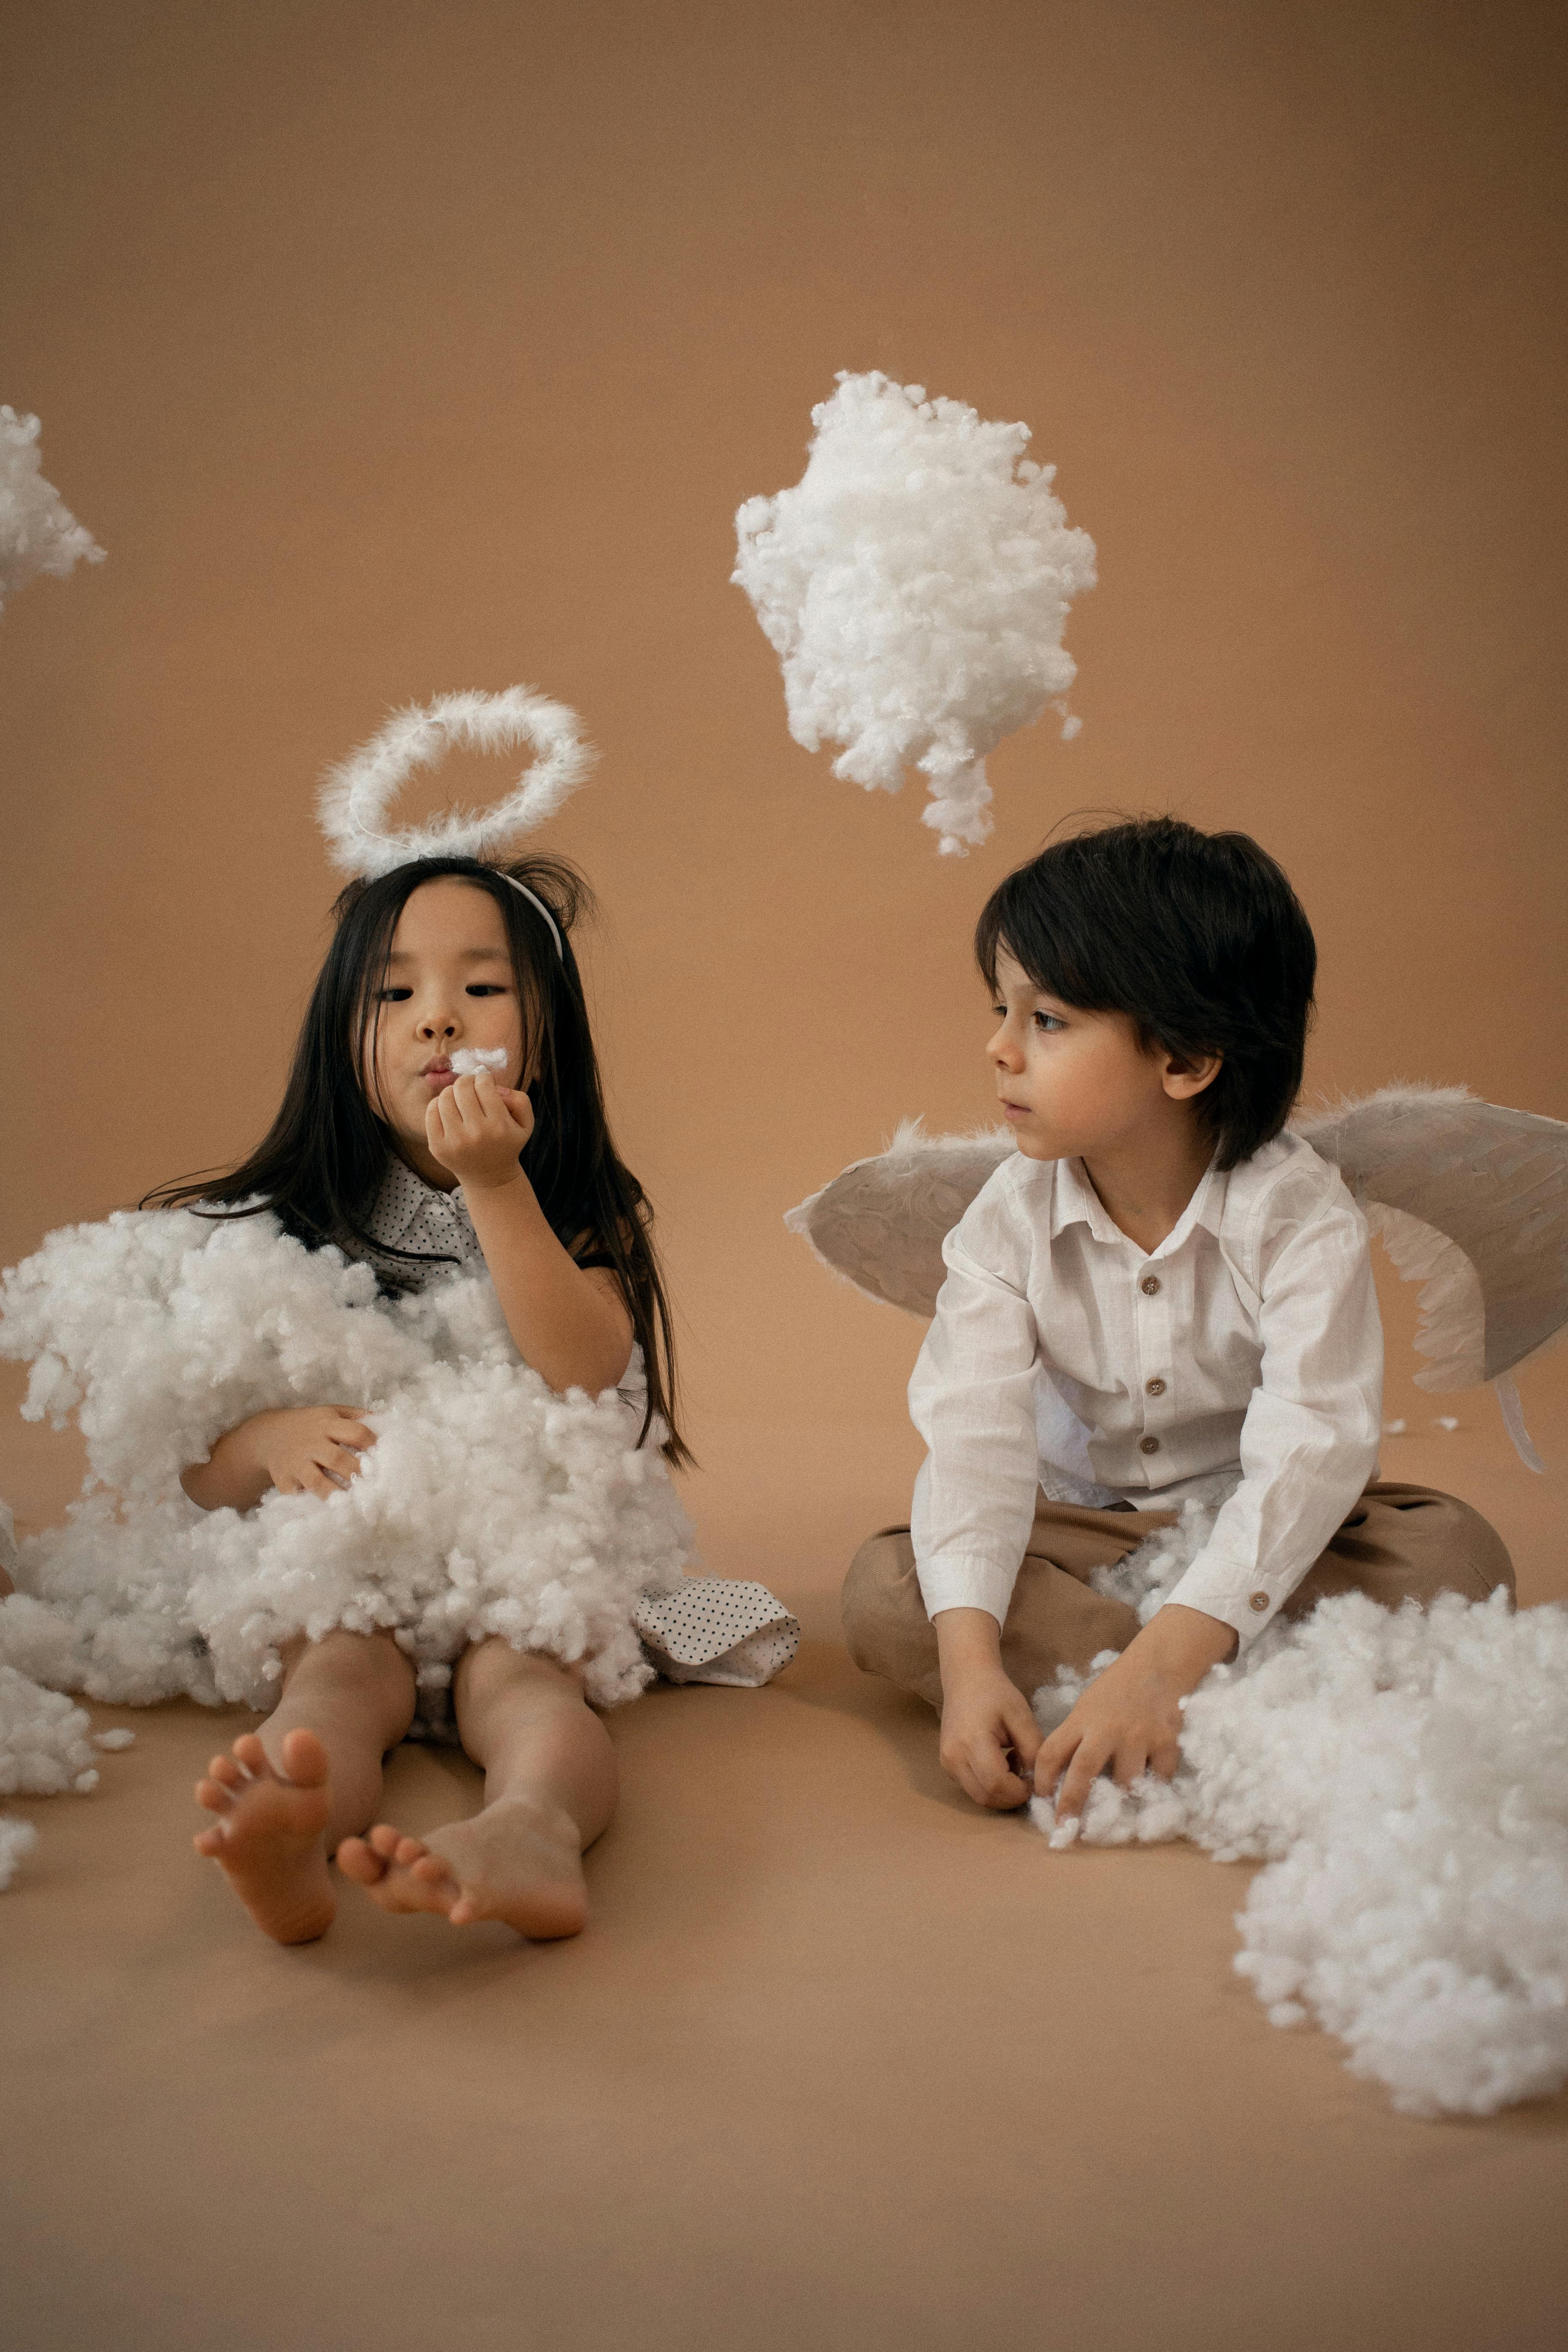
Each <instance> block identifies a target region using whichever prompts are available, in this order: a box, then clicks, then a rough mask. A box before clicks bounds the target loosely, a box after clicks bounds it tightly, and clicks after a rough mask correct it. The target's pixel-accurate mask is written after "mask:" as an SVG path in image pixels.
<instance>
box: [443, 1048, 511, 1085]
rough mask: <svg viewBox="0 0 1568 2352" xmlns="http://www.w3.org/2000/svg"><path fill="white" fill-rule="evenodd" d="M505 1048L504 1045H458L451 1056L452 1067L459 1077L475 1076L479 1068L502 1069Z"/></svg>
mask: <svg viewBox="0 0 1568 2352" xmlns="http://www.w3.org/2000/svg"><path fill="white" fill-rule="evenodd" d="M506 1065H507V1050H506V1047H505V1046H504V1045H459V1046H458V1050H457V1052H456V1053H455V1054H454V1055H453V1056H452V1067H453V1069H454V1070H455V1071H456V1072H457V1074H458V1077H460V1078H477V1077H478V1076H479V1072H480V1071H481V1070H489V1071H491V1072H496V1071H500V1070H504V1069H505V1067H506Z"/></svg>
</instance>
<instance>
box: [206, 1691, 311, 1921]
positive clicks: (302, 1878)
mask: <svg viewBox="0 0 1568 2352" xmlns="http://www.w3.org/2000/svg"><path fill="white" fill-rule="evenodd" d="M283 1764H284V1773H286V1774H287V1778H285V1777H284V1773H279V1772H276V1771H274V1770H273V1769H272V1766H271V1765H270V1764H269V1763H268V1758H267V1750H266V1749H265V1748H263V1746H262V1745H261V1742H260V1740H259V1739H258V1738H257V1736H256V1734H255V1733H254V1732H253V1731H247V1732H244V1733H242V1734H241V1736H240V1737H239V1738H237V1740H236V1741H235V1743H234V1747H233V1748H232V1750H231V1752H230V1753H229V1754H228V1755H227V1756H215V1757H214V1758H213V1760H212V1763H211V1765H210V1766H209V1768H208V1772H207V1778H206V1779H205V1780H198V1781H197V1782H196V1802H197V1804H198V1805H205V1807H206V1810H207V1811H208V1812H209V1813H216V1814H217V1816H218V1819H217V1820H216V1822H214V1823H213V1826H212V1828H211V1829H210V1830H203V1832H201V1834H200V1836H199V1837H198V1838H196V1840H195V1849H196V1852H197V1853H205V1854H210V1855H211V1857H212V1859H213V1861H214V1862H216V1863H220V1864H222V1866H223V1868H224V1869H225V1871H226V1873H227V1874H228V1883H229V1885H231V1886H232V1887H233V1889H234V1891H235V1893H236V1894H237V1895H238V1897H239V1899H240V1901H241V1902H242V1903H243V1904H244V1906H245V1907H246V1909H247V1911H248V1912H249V1914H250V1916H251V1917H252V1918H253V1919H254V1920H255V1922H256V1924H257V1926H258V1927H260V1928H261V1929H263V1931H264V1932H265V1933H266V1934H267V1935H268V1936H270V1937H272V1939H273V1941H274V1942H275V1943H279V1944H309V1943H313V1942H314V1940H315V1938H316V1937H318V1936H324V1935H325V1934H326V1932H327V1929H328V1928H329V1927H331V1924H332V1916H333V1914H334V1913H335V1911H336V1910H337V1907H338V1906H337V1899H336V1897H335V1896H334V1895H333V1893H332V1882H331V1876H330V1875H329V1873H328V1870H327V1850H326V1842H325V1838H324V1835H323V1832H324V1831H325V1829H326V1826H327V1811H328V1804H329V1799H328V1794H327V1751H326V1749H325V1748H323V1747H322V1745H321V1741H320V1740H319V1739H318V1738H317V1737H316V1735H315V1733H314V1732H313V1731H290V1732H289V1734H288V1735H287V1737H286V1738H285V1739H284V1742H283Z"/></svg>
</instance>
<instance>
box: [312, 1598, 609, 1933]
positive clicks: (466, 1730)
mask: <svg viewBox="0 0 1568 2352" xmlns="http://www.w3.org/2000/svg"><path fill="white" fill-rule="evenodd" d="M452 1696H453V1701H454V1704H455V1706H456V1707H457V1713H458V1730H459V1731H460V1732H461V1733H462V1736H463V1745H464V1747H465V1748H467V1749H468V1754H469V1755H470V1756H471V1757H472V1758H473V1759H474V1761H475V1763H476V1764H479V1765H482V1766H483V1768H484V1774H485V1803H484V1811H482V1812H480V1813H477V1814H476V1815H475V1816H474V1818H473V1819H472V1820H471V1821H467V1822H451V1823H450V1824H449V1825H448V1826H447V1828H445V1829H439V1830H436V1831H434V1832H432V1834H431V1835H430V1836H429V1837H428V1838H426V1839H424V1840H421V1839H419V1838H412V1837H405V1836H404V1835H403V1833H402V1832H400V1831H398V1830H395V1829H393V1828H392V1827H390V1825H388V1824H387V1823H385V1822H382V1823H380V1824H378V1826H377V1827H376V1828H374V1829H373V1830H372V1832H370V1835H369V1837H368V1838H351V1839H349V1840H348V1841H347V1842H346V1843H344V1844H343V1845H342V1847H341V1848H340V1849H339V1852H338V1866H339V1868H340V1869H341V1870H342V1872H343V1874H344V1875H345V1876H346V1877H349V1878H353V1879H357V1880H358V1881H359V1884H360V1885H362V1886H363V1887H365V1888H366V1889H368V1891H369V1892H370V1894H372V1895H374V1897H375V1900H376V1901H377V1902H378V1903H380V1904H382V1905H384V1907H385V1908H386V1909H387V1910H388V1911H440V1912H444V1913H445V1915H446V1916H447V1918H448V1919H449V1920H450V1921H451V1922H452V1925H453V1926H454V1927H467V1926H468V1923H469V1922H470V1921H471V1920H474V1919H504V1920H505V1922H506V1924H507V1926H508V1927H515V1928H516V1929H517V1932H518V1934H519V1935H520V1936H532V1937H540V1938H544V1937H556V1936H574V1935H576V1933H577V1931H578V1929H579V1928H580V1927H582V1925H583V1923H584V1919H585V1918H586V1917H587V1915H588V1895H587V1888H586V1885H584V1877H583V1855H584V1851H585V1850H586V1848H587V1847H589V1846H591V1845H592V1844H593V1843H594V1840H595V1838H596V1837H597V1836H598V1834H599V1832H600V1831H601V1830H602V1829H604V1828H605V1825H606V1823H607V1822H608V1821H609V1818H610V1815H611V1814H612V1813H613V1812H614V1811H615V1806H616V1757H615V1750H614V1748H612V1747H611V1746H610V1739H609V1734H608V1733H607V1732H606V1731H605V1727H604V1725H603V1724H602V1723H601V1722H600V1720H599V1718H598V1717H597V1716H596V1715H595V1714H594V1712H593V1710H592V1709H591V1708H590V1706H588V1703H587V1701H586V1699H585V1698H584V1696H583V1685H582V1684H581V1683H580V1682H579V1681H578V1679H577V1677H576V1675H574V1674H572V1673H570V1672H569V1671H568V1670H567V1669H566V1668H565V1667H563V1666H558V1665H555V1664H553V1663H552V1661H551V1660H550V1659H548V1658H540V1657H531V1656H524V1655H522V1654H520V1653H519V1652H518V1651H516V1650H514V1649H513V1648H512V1647H511V1645H510V1643H508V1642H503V1641H489V1642H481V1643H477V1644H476V1645H475V1647H474V1648H473V1649H471V1650H469V1651H468V1652H466V1653H465V1654H464V1656H463V1657H462V1659H461V1660H460V1661H459V1663H458V1670H457V1673H456V1674H455V1675H454V1676H453V1678H452Z"/></svg>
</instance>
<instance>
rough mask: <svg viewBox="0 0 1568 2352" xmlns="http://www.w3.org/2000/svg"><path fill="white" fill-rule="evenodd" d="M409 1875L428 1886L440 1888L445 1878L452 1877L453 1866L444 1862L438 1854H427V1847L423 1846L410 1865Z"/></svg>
mask: <svg viewBox="0 0 1568 2352" xmlns="http://www.w3.org/2000/svg"><path fill="white" fill-rule="evenodd" d="M408 1874H409V1876H410V1878H417V1879H419V1880H421V1881H422V1883H423V1884H424V1885H426V1886H438V1885H440V1883H441V1881H442V1880H443V1879H444V1878H446V1879H450V1878H451V1877H452V1870H451V1865H450V1864H448V1863H445V1862H443V1861H442V1859H441V1857H440V1855H439V1854H438V1853H427V1852H426V1849H425V1847H423V1846H421V1847H420V1849H419V1852H418V1853H417V1854H416V1856H415V1857H414V1860H413V1862H412V1863H411V1864H409V1865H408Z"/></svg>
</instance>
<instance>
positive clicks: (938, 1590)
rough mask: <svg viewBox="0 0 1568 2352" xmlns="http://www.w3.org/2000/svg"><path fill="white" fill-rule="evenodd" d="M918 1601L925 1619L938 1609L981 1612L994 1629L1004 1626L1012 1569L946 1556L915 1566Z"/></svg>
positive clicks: (1014, 1578) (1014, 1573)
mask: <svg viewBox="0 0 1568 2352" xmlns="http://www.w3.org/2000/svg"><path fill="white" fill-rule="evenodd" d="M915 1573H916V1575H917V1576H918V1577H919V1578H920V1582H921V1600H922V1601H924V1602H925V1605H926V1615H927V1616H928V1617H934V1616H935V1615H936V1613H937V1612H938V1610H939V1609H984V1610H987V1611H988V1612H990V1614H991V1615H992V1616H993V1617H994V1618H995V1620H996V1622H997V1623H998V1625H1005V1623H1006V1622H1007V1604H1008V1602H1009V1601H1011V1600H1012V1598H1013V1587H1014V1585H1015V1584H1016V1582H1017V1581H1018V1571H1017V1570H1016V1568H998V1567H997V1565H996V1563H995V1561H994V1560H990V1559H974V1558H973V1557H969V1558H965V1557H963V1555H954V1554H949V1555H948V1556H947V1557H946V1558H944V1559H931V1560H920V1561H917V1562H916V1565H915Z"/></svg>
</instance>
